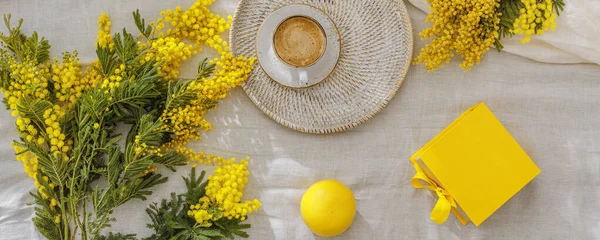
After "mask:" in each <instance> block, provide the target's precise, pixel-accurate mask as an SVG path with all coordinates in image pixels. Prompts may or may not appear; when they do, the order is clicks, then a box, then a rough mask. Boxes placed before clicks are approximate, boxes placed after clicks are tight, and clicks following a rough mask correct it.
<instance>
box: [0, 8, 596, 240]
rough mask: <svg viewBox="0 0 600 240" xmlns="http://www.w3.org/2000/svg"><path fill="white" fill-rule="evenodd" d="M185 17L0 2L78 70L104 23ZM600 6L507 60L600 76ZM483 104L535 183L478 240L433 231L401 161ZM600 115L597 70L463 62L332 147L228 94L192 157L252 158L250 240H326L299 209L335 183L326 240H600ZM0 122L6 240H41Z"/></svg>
mask: <svg viewBox="0 0 600 240" xmlns="http://www.w3.org/2000/svg"><path fill="white" fill-rule="evenodd" d="M411 2H415V4H419V1H417V0H411ZM423 2H424V1H423ZM192 3H193V0H185V1H184V0H177V1H142V0H133V1H76V0H72V1H67V0H64V1H42V0H32V1H19V0H3V1H0V12H1V13H8V12H10V13H12V14H13V17H14V19H18V18H19V17H22V18H24V19H25V23H24V26H23V30H24V31H25V32H26V33H28V34H29V33H31V32H32V31H33V30H36V31H38V32H39V33H40V34H41V35H43V36H45V37H46V38H48V39H49V40H50V43H51V44H52V46H53V48H52V54H53V55H54V56H58V57H60V55H59V54H60V53H61V52H63V51H72V50H78V51H79V56H80V58H81V61H82V62H84V63H89V62H90V61H92V60H94V59H95V47H94V43H95V42H96V31H97V23H96V21H97V18H98V16H100V14H101V13H102V12H106V13H108V14H109V15H110V16H111V18H112V21H113V31H120V29H122V28H123V27H127V28H128V29H129V31H130V32H136V31H135V27H134V24H133V19H132V16H131V12H132V11H134V10H135V9H136V8H139V9H140V11H141V12H142V14H143V15H144V16H145V17H146V19H156V18H158V17H159V13H160V10H164V9H167V8H174V7H175V5H181V6H182V7H184V8H185V7H187V6H189V5H191V4H192ZM405 4H406V5H407V8H408V11H409V13H410V16H411V19H412V22H413V31H414V34H415V36H416V37H415V53H414V54H417V53H418V50H419V49H421V48H422V47H423V46H424V43H423V42H421V41H419V39H418V35H416V34H417V33H418V32H420V31H421V30H422V29H424V28H426V27H427V26H429V25H428V24H426V23H424V19H425V13H423V12H422V11H420V10H419V9H417V8H415V7H414V6H412V5H411V4H410V3H408V2H405ZM236 5H237V1H236V0H217V2H215V3H214V4H213V5H212V9H213V10H214V11H215V12H217V13H220V14H222V15H227V14H233V13H234V11H235V8H236ZM598 5H600V3H599V2H598V1H595V0H594V1H584V0H569V1H567V10H566V12H571V11H573V12H572V14H571V15H570V14H564V15H561V17H560V18H558V27H557V30H556V32H554V33H548V34H547V35H544V36H542V37H541V38H539V39H544V40H547V42H551V44H552V46H554V48H556V49H561V51H552V52H555V53H550V52H551V51H550V50H548V49H547V48H546V47H548V45H542V47H543V49H542V50H539V49H538V48H537V47H536V46H537V42H534V43H536V44H528V45H525V46H524V47H523V48H519V47H520V46H519V45H517V44H515V45H512V44H506V46H507V47H506V50H507V51H511V52H515V51H516V52H519V53H520V54H523V55H525V56H528V57H535V59H536V60H543V61H547V62H563V63H575V62H596V63H598V62H599V60H598V59H600V54H599V53H598V51H597V49H598V45H596V46H593V45H592V44H589V45H585V46H587V47H584V44H583V42H585V41H588V42H587V43H590V42H591V41H592V40H596V41H597V40H598V36H599V35H598V31H599V29H600V28H598V26H597V25H592V24H591V23H593V22H598V21H600V14H598V13H599V11H598V9H599V6H598ZM419 6H421V7H422V6H423V4H421V5H419ZM381 24H385V23H381ZM585 24H587V25H585ZM571 33H577V34H578V35H579V36H582V38H580V40H574V41H575V42H568V41H567V42H563V43H561V44H557V43H556V42H554V41H553V40H551V39H571V38H570V37H572V34H571ZM569 35H571V36H569ZM535 39H538V38H535ZM515 41H518V40H515ZM534 41H537V40H534ZM540 41H541V40H540ZM587 43H586V44H587ZM519 44H520V43H519ZM544 46H545V47H544ZM565 46H567V47H565ZM568 46H571V47H573V48H570V47H568ZM513 47H514V48H513ZM530 47H531V49H530ZM579 47H581V48H579ZM573 49H575V50H573ZM594 49H596V50H594ZM538 50H539V51H538ZM576 50H577V51H576ZM580 50H581V51H580ZM546 53H549V55H546ZM204 56H211V57H214V56H216V55H215V53H214V52H213V51H208V50H207V51H206V52H205V53H202V54H201V56H197V57H195V58H194V59H192V60H189V61H188V62H187V64H186V65H185V66H184V67H183V75H184V76H187V77H192V76H194V75H195V72H194V69H195V66H196V64H197V63H198V62H199V61H200V60H201V59H202V58H203V57H204ZM481 101H484V102H486V103H487V105H488V106H489V107H490V109H491V110H492V111H493V112H494V113H495V114H496V116H497V117H498V118H499V119H500V121H501V122H503V124H504V125H505V127H506V128H507V129H508V130H509V131H510V132H511V133H512V135H513V136H514V138H515V139H516V140H517V141H518V142H519V143H520V144H521V146H522V147H523V148H524V149H525V151H526V152H527V153H528V154H529V155H530V156H531V158H532V159H533V160H534V161H535V162H536V164H537V165H538V166H539V168H540V169H541V170H542V173H541V174H540V175H539V176H538V177H537V178H536V179H534V180H533V182H531V183H530V184H529V185H527V186H526V187H525V188H523V189H522V190H521V191H520V192H519V193H518V194H517V195H515V196H514V197H513V198H512V199H511V200H510V201H508V202H507V203H506V204H505V205H504V206H503V207H502V208H500V209H499V210H498V211H497V212H496V213H495V214H494V215H492V216H491V217H490V218H489V219H488V220H487V221H486V222H484V223H483V224H482V225H481V226H480V227H477V228H476V227H475V226H474V225H472V224H469V225H467V226H462V225H461V224H460V223H459V222H458V221H457V220H456V218H454V217H453V216H450V218H449V219H448V221H447V222H446V223H445V224H443V225H436V224H435V223H433V222H432V221H431V220H430V219H429V213H430V210H431V209H432V207H433V205H434V204H435V201H436V197H435V196H434V195H435V194H432V193H430V192H428V191H427V190H417V189H414V188H413V187H412V186H411V185H410V179H411V178H412V176H413V174H414V169H413V167H412V166H411V164H410V162H409V161H408V157H409V156H410V155H411V154H412V153H414V152H415V151H417V150H418V149H419V148H420V147H421V146H422V145H424V144H425V143H427V142H428V141H429V140H430V139H431V138H433V137H434V136H435V135H436V134H437V133H438V132H440V131H441V130H442V129H443V128H444V127H445V126H446V125H448V124H449V123H451V122H452V120H454V119H455V118H456V117H458V116H459V115H460V114H461V113H462V112H463V111H465V110H466V109H467V108H469V107H471V106H472V105H475V104H477V103H479V102H481ZM599 102H600V66H598V65H595V64H564V65H558V64H547V63H540V62H536V61H533V60H530V59H527V58H523V57H520V56H515V55H512V54H509V53H504V52H502V53H498V52H496V51H494V50H490V52H489V53H487V54H486V56H485V58H484V60H483V61H482V64H481V65H479V66H476V67H475V68H474V69H473V70H472V71H470V72H468V73H464V72H463V71H462V69H460V68H459V67H458V61H453V64H451V65H450V66H447V67H446V68H444V69H440V70H438V71H437V72H433V73H427V72H426V71H425V69H424V67H423V66H413V67H411V69H410V71H409V73H408V75H407V76H406V79H405V80H404V84H403V86H402V87H401V89H400V90H399V92H398V94H397V95H396V97H395V98H394V99H393V100H392V101H391V102H390V104H389V105H388V106H387V107H386V108H384V109H383V111H382V112H381V113H379V114H378V115H376V116H375V117H374V118H373V119H372V120H370V121H369V122H367V123H365V124H363V125H361V126H359V127H357V128H354V129H351V130H349V131H347V132H343V133H339V134H331V135H310V134H302V133H298V132H295V131H293V130H290V129H287V128H285V127H283V126H280V125H279V124H277V123H275V122H274V121H272V120H271V119H269V118H268V117H267V116H266V115H265V114H263V113H262V112H261V111H260V110H259V109H258V108H257V107H255V106H254V105H253V104H252V102H251V101H250V100H249V99H248V97H246V95H245V94H244V92H243V91H242V90H241V89H236V90H235V91H234V92H233V94H232V95H231V96H230V97H228V98H227V99H226V100H225V101H223V103H222V104H221V105H220V107H219V108H218V109H217V110H216V111H214V112H212V113H211V114H209V117H208V119H209V121H211V122H212V123H213V125H214V129H213V130H212V131H210V132H208V133H207V134H206V135H205V136H204V139H203V140H202V141H200V142H197V143H195V144H194V145H193V146H194V148H195V149H197V150H204V151H207V152H214V153H217V154H222V155H223V156H225V157H237V158H244V157H246V156H250V157H251V160H250V165H249V168H250V171H251V176H250V179H249V183H248V185H247V187H246V191H245V195H244V196H245V198H255V197H256V198H258V199H260V201H261V202H262V203H263V207H262V208H261V209H260V210H259V211H258V212H256V213H254V214H253V215H251V216H250V219H249V220H248V222H249V223H251V224H252V228H251V229H250V230H249V234H250V238H249V239H261V240H269V239H320V238H319V237H317V236H315V235H313V234H312V233H311V232H310V230H309V229H308V228H307V227H306V225H305V224H304V223H303V221H302V218H301V216H300V210H299V204H300V199H301V197H302V194H303V193H304V191H305V190H306V189H307V188H308V187H309V186H310V185H311V184H312V183H314V182H316V181H318V180H322V179H330V178H333V179H338V180H340V181H342V182H344V183H345V184H347V185H348V186H349V187H350V188H351V189H352V191H354V194H355V198H356V201H357V215H356V218H355V220H354V223H353V225H352V226H351V227H350V229H349V230H348V231H347V232H345V233H344V234H342V235H340V236H338V237H335V238H332V239H361V240H362V239H600V204H598V200H599V199H600V108H599V107H598V103H599ZM0 112H1V114H0V151H1V152H2V155H1V156H0V239H2V240H23V239H33V240H36V239H43V238H42V237H41V236H40V235H39V234H38V233H37V232H36V230H35V227H34V226H33V224H32V222H31V217H32V216H33V210H32V207H30V206H26V203H28V202H30V201H31V200H32V199H31V197H30V196H29V193H28V191H35V188H34V185H33V181H32V180H31V179H29V178H28V177H27V175H26V174H25V172H24V171H23V167H22V163H20V162H17V161H16V160H15V156H14V151H13V149H12V147H10V146H9V143H10V142H11V141H12V140H13V139H16V138H17V137H18V135H17V133H16V131H15V125H14V118H13V117H11V116H10V112H9V111H0ZM202 169H205V170H207V171H209V172H211V171H212V168H210V167H205V168H202ZM189 171H190V168H189V167H180V168H178V171H177V172H176V173H170V172H168V171H163V170H161V172H163V173H166V174H168V175H169V177H170V181H169V182H167V183H166V184H163V185H160V186H159V187H157V188H155V190H154V194H153V195H151V196H150V197H149V199H148V200H147V201H138V200H133V201H130V202H128V203H127V204H125V205H123V206H122V207H120V208H118V209H117V210H116V212H115V214H114V216H115V217H116V218H117V222H116V223H115V224H113V228H112V229H110V230H111V231H118V232H123V233H137V234H138V236H139V237H146V236H148V235H149V234H150V230H149V229H147V228H146V226H145V225H146V223H147V222H148V221H149V220H150V219H149V218H148V217H147V215H146V213H145V212H144V209H145V208H146V207H147V206H148V204H150V203H151V202H157V201H159V200H160V199H162V198H167V197H169V193H170V192H172V191H177V192H182V191H184V185H183V182H182V180H181V178H180V176H181V175H187V173H188V172H189Z"/></svg>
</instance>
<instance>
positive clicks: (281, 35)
mask: <svg viewBox="0 0 600 240" xmlns="http://www.w3.org/2000/svg"><path fill="white" fill-rule="evenodd" d="M273 45H274V47H275V53H276V54H277V56H278V57H279V58H280V59H281V60H282V61H284V62H285V63H287V64H289V65H291V66H294V67H307V66H310V65H312V64H314V63H315V62H317V61H318V60H319V59H320V58H321V56H322V55H323V53H324V52H325V47H326V45H327V38H326V36H325V32H324V31H323V28H321V25H319V24H318V23H317V22H316V21H315V20H313V19H311V18H308V17H304V16H295V17H291V18H288V19H286V20H284V21H283V22H281V23H280V24H279V26H278V27H277V29H276V30H275V35H274V36H273Z"/></svg>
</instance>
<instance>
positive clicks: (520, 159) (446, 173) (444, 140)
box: [410, 103, 541, 226]
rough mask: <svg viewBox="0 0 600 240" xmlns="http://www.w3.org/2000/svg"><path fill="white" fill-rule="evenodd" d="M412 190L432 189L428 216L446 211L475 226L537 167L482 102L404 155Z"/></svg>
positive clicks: (437, 216)
mask: <svg viewBox="0 0 600 240" xmlns="http://www.w3.org/2000/svg"><path fill="white" fill-rule="evenodd" d="M410 161H411V162H412V163H413V165H414V167H415V170H416V174H415V176H414V177H413V179H412V184H413V186H414V187H415V188H425V189H429V190H431V191H433V192H435V193H436V194H437V196H438V201H437V203H436V204H435V206H434V208H433V210H432V212H431V219H432V220H433V221H435V222H436V223H438V224H441V223H443V222H445V221H446V219H447V218H448V215H449V214H450V212H451V211H452V212H453V213H454V215H456V217H457V218H458V219H459V220H460V221H461V222H462V223H463V224H465V225H466V224H467V223H468V222H469V220H470V221H472V222H473V223H474V224H475V226H479V225H480V224H481V223H482V222H483V221H485V220H486V219H487V218H488V217H489V216H491V215H492V214H493V213H494V212H495V211H496V210H497V209H498V208H500V207H501V206H502V205H503V204H504V203H505V202H506V201H508V200H509V199H510V198H511V197H512V196H513V195H515V194H516V193H517V192H518V191H519V190H521V188H523V187H524V186H525V185H527V183H529V182H530V181H531V180H533V178H535V177H536V176H537V175H538V174H539V173H540V172H541V171H540V169H539V168H538V167H537V166H536V165H535V163H534V162H533V161H532V160H531V159H530V158H529V156H528V155H527V153H525V151H523V149H522V148H521V146H519V144H518V143H517V141H515V140H514V138H513V137H512V136H511V135H510V133H509V132H508V131H507V130H506V129H505V128H504V126H502V124H501V123H500V121H498V119H497V118H496V117H495V116H494V114H493V113H492V112H491V111H490V109H489V108H488V107H487V106H486V105H485V103H480V104H478V105H476V106H474V107H472V108H470V109H469V110H467V111H466V112H465V113H463V114H462V115H461V116H460V117H459V118H458V119H456V120H455V121H454V122H452V124H450V125H449V126H448V127H446V129H444V130H443V131H442V132H441V133H439V134H438V135H437V136H436V137H435V138H433V139H432V140H431V141H430V142H429V143H427V144H426V145H425V146H424V147H423V148H421V149H420V150H419V151H418V152H417V153H415V154H414V155H413V156H411V157H410Z"/></svg>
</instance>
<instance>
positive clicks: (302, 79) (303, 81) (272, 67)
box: [256, 4, 341, 88]
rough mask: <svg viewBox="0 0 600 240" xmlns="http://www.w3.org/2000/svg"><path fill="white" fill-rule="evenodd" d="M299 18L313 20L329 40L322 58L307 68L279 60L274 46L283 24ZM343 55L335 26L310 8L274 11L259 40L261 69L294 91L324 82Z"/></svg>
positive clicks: (290, 7) (257, 49)
mask: <svg viewBox="0 0 600 240" xmlns="http://www.w3.org/2000/svg"><path fill="white" fill-rule="evenodd" d="M295 16H303V17H308V18H311V19H313V20H314V21H315V22H317V23H318V24H319V25H321V27H322V28H323V32H324V33H325V36H326V39H327V44H326V48H325V52H324V53H323V55H322V56H321V58H319V60H317V61H316V62H315V63H313V64H312V65H309V66H306V67H295V66H291V65H288V64H287V63H285V62H284V61H282V60H281V59H280V58H279V57H278V56H277V53H275V48H274V46H273V36H274V35H275V30H276V29H277V27H278V26H279V24H280V23H281V22H283V21H285V20H286V19H288V18H291V17H295ZM340 51H341V43H340V34H339V32H338V29H337V27H336V26H335V24H334V23H333V22H332V21H331V19H329V17H328V16H327V15H325V13H323V12H322V11H321V10H319V9H316V8H314V7H311V6H308V5H301V4H291V5H287V6H285V7H282V8H280V9H278V10H276V11H274V12H273V13H271V15H269V16H268V17H267V18H266V19H265V21H264V22H263V24H262V25H261V27H260V29H259V30H258V33H257V36H256V53H257V55H258V62H259V64H260V66H261V68H262V69H263V71H264V72H265V73H266V74H267V76H269V77H270V78H271V79H272V80H273V81H275V82H277V83H279V84H281V85H283V86H286V87H290V88H306V87H310V86H314V85H316V84H318V83H320V82H321V81H323V80H324V79H325V78H327V76H329V74H331V72H332V71H333V69H334V68H335V66H336V65H337V63H338V60H339V57H340Z"/></svg>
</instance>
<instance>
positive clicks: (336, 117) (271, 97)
mask: <svg viewBox="0 0 600 240" xmlns="http://www.w3.org/2000/svg"><path fill="white" fill-rule="evenodd" d="M289 4H306V5H310V6H313V7H315V8H317V9H320V10H321V11H323V12H324V13H325V14H327V15H328V16H329V18H330V19H331V20H332V21H333V22H334V24H335V25H336V27H337V28H338V31H339V33H340V36H341V48H342V49H341V50H342V51H341V54H340V58H339V60H338V64H337V66H336V68H335V69H334V70H333V72H332V73H331V74H330V75H329V76H328V77H327V79H325V80H323V81H322V82H321V83H319V84H317V85H315V86H313V87H309V88H304V89H294V88H288V87H285V86H282V85H280V84H278V83H276V82H275V81H273V80H272V79H270V78H269V77H268V76H267V75H266V74H265V73H264V72H263V70H262V69H261V67H260V66H259V64H255V66H254V68H253V70H252V73H251V75H250V77H249V79H248V80H247V81H246V82H245V83H244V84H243V86H242V87H243V88H244V90H245V91H246V94H248V96H249V97H250V99H251V100H252V101H253V102H254V103H255V104H256V106H258V107H259V108H260V109H261V110H262V111H263V112H265V113H266V114H267V115H268V116H269V117H271V118H273V119H274V120H275V121H277V122H278V123H280V124H282V125H284V126H286V127H289V128H292V129H295V130H297V131H301V132H308V133H318V134H324V133H333V132H339V131H344V130H347V129H349V128H352V127H355V126H358V125H359V124H361V123H363V122H365V121H367V120H369V119H370V118H371V117H373V116H374V115H375V114H376V113H378V112H379V111H380V110H381V109H382V108H383V107H384V106H385V105H386V104H387V103H388V102H389V101H390V100H391V99H392V98H393V96H394V94H395V93H396V91H397V90H398V89H399V88H400V85H401V84H402V81H403V80H404V77H405V76H406V73H407V71H408V68H409V67H410V61H411V58H412V48H413V37H412V27H411V24H410V18H409V16H408V13H407V11H406V8H405V6H404V3H403V2H402V1H401V0H241V1H240V3H239V5H238V9H237V10H236V14H235V17H234V19H233V24H232V26H231V31H230V39H231V49H232V51H233V53H234V54H235V55H244V56H247V57H254V56H256V34H257V31H258V30H259V28H260V26H261V24H262V22H263V21H264V19H265V18H267V16H269V14H270V13H272V12H273V11H275V10H277V9H279V8H281V7H284V6H286V5H289Z"/></svg>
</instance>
